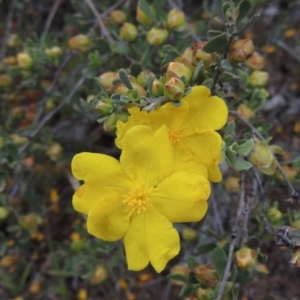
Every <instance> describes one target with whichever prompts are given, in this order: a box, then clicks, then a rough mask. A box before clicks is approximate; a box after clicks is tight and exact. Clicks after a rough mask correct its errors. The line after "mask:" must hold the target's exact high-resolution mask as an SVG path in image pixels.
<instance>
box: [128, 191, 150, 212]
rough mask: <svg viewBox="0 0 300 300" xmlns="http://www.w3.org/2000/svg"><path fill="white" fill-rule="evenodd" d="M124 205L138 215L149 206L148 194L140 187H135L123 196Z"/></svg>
mask: <svg viewBox="0 0 300 300" xmlns="http://www.w3.org/2000/svg"><path fill="white" fill-rule="evenodd" d="M124 197H125V199H124V200H123V203H124V204H127V205H129V206H131V207H133V208H134V209H136V210H137V213H138V214H139V213H140V212H141V211H142V210H143V211H146V210H147V209H148V207H149V205H150V200H149V193H147V192H145V190H144V189H143V188H141V187H135V188H134V189H132V190H131V191H129V192H128V193H127V194H124Z"/></svg>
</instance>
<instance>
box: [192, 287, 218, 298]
mask: <svg viewBox="0 0 300 300" xmlns="http://www.w3.org/2000/svg"><path fill="white" fill-rule="evenodd" d="M196 295H197V299H198V300H211V299H213V298H214V290H213V289H204V288H198V289H197V290H196Z"/></svg>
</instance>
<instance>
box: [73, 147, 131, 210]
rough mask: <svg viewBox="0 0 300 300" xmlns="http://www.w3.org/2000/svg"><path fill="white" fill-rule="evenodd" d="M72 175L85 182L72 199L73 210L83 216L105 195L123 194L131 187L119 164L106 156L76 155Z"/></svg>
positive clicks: (93, 154) (94, 154)
mask: <svg viewBox="0 0 300 300" xmlns="http://www.w3.org/2000/svg"><path fill="white" fill-rule="evenodd" d="M72 173H73V176H74V177H75V178H77V179H79V180H84V181H85V184H84V185H83V186H81V187H80V188H79V189H78V190H77V191H76V192H75V194H74V197H73V205H74V208H75V210H77V211H79V212H81V213H84V214H87V213H88V212H89V210H90V209H91V207H92V205H93V204H94V203H95V202H96V201H97V200H99V199H100V198H101V197H103V196H105V195H106V194H107V193H111V192H114V191H117V192H120V193H125V192H126V191H128V190H130V189H131V188H132V187H133V183H132V182H131V181H130V180H129V178H128V176H127V175H126V173H125V172H124V171H123V169H122V167H121V165H120V163H119V162H118V161H117V160H116V159H114V158H112V157H110V156H108V155H103V154H97V153H88V152H83V153H80V154H77V155H75V156H74V158H73V160H72Z"/></svg>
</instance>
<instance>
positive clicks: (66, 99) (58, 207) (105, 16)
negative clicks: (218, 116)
mask: <svg viewBox="0 0 300 300" xmlns="http://www.w3.org/2000/svg"><path fill="white" fill-rule="evenodd" d="M141 2H143V1H141ZM141 2H139V3H140V5H141ZM144 2H145V1H144ZM144 2H143V3H144ZM223 2H225V1H222V2H221V1H216V0H211V1H204V0H203V1H200V0H198V1H192V0H187V1H182V0H168V1H167V0H164V1H158V0H156V1H149V2H148V3H149V5H150V4H151V5H152V6H153V7H154V16H155V20H156V21H155V22H154V23H155V27H156V28H160V29H166V25H165V20H166V17H167V14H168V12H169V11H171V10H172V9H174V8H177V9H179V10H182V11H183V12H184V13H185V19H186V22H187V23H186V24H185V26H184V28H183V29H180V30H173V31H172V30H170V28H167V29H168V30H169V36H168V38H167V39H166V38H165V37H159V35H158V33H157V32H156V33H155V34H154V37H153V38H154V41H153V39H152V40H151V38H149V36H147V34H148V31H149V30H150V29H151V28H152V27H153V26H154V25H153V24H152V22H153V21H151V18H150V21H149V22H150V23H149V24H147V22H143V20H145V18H147V16H143V17H142V21H140V20H137V19H136V15H137V7H138V3H137V1H134V0H121V1H110V0H104V1H96V0H94V1H90V0H88V1H84V0H10V1H8V0H2V1H0V7H1V9H0V14H1V22H0V38H1V47H0V161H1V164H0V191H1V193H0V299H3V300H6V299H15V300H22V299H24V300H26V299H64V300H65V299H66V300H67V299H79V300H85V299H90V300H92V299H95V300H96V299H128V300H134V299H153V298H154V297H156V299H161V300H163V299H184V298H186V299H214V297H215V296H209V295H207V294H205V292H203V293H202V294H201V295H200V292H199V291H198V295H197V296H196V294H195V291H194V290H193V292H190V291H191V290H190V289H188V288H187V289H186V292H182V291H181V288H182V284H183V282H185V280H184V279H183V278H182V277H180V276H179V277H178V278H179V279H180V282H178V281H177V282H174V278H173V279H172V280H170V278H168V277H167V275H168V274H170V273H173V274H174V273H180V274H181V275H182V276H184V277H185V278H187V279H186V282H185V283H186V286H187V287H190V286H191V284H193V282H192V281H193V280H194V279H195V278H190V277H188V275H187V274H188V273H189V272H190V270H192V269H193V268H194V267H195V265H199V266H202V269H201V268H200V271H199V270H198V271H199V272H200V273H201V272H202V273H204V279H203V278H202V279H200V283H201V288H202V289H203V290H204V291H208V289H209V288H210V287H212V286H214V284H213V285H211V284H210V283H209V282H210V280H213V282H217V281H218V280H219V279H221V278H219V277H218V276H220V274H216V271H215V269H214V268H213V267H211V265H210V263H211V260H212V259H213V260H214V258H212V257H211V255H212V252H211V251H212V250H213V249H214V248H216V247H217V246H219V248H218V249H220V248H221V247H222V249H224V250H225V252H226V253H228V248H229V243H230V239H231V237H230V235H231V231H232V226H233V224H234V220H235V217H236V213H237V209H238V206H239V201H240V197H241V186H240V185H239V182H240V181H241V178H240V176H242V181H243V185H242V192H243V193H244V192H245V193H246V194H247V195H248V196H249V199H250V198H251V199H252V198H253V201H252V203H251V205H250V206H249V207H248V210H249V212H247V217H248V219H249V220H248V224H247V225H246V227H247V228H248V235H249V236H250V238H248V239H247V241H244V242H243V243H242V244H243V245H242V246H244V247H247V249H252V250H253V249H254V250H255V255H254V256H255V258H253V257H254V256H253V255H252V258H253V259H254V261H253V264H252V265H251V262H250V265H249V267H246V268H244V270H242V269H241V270H239V271H237V274H238V276H239V277H238V279H236V280H235V281H234V289H235V295H236V299H243V300H246V299H249V300H250V299H298V298H299V288H298V284H297V282H298V279H299V275H300V273H299V272H300V271H299V269H296V268H293V266H291V265H289V264H288V262H289V259H290V257H291V251H290V250H289V249H288V248H287V247H286V248H279V247H277V246H276V245H275V243H274V238H273V235H274V232H275V229H276V226H278V225H289V226H293V227H295V228H300V214H299V205H298V203H297V201H294V202H291V201H290V202H288V201H286V199H291V198H293V197H291V194H290V193H289V191H288V190H287V189H286V188H285V184H284V182H283V180H282V177H281V175H280V174H278V173H276V174H275V175H274V176H267V175H265V174H263V173H260V172H259V171H258V169H256V168H255V169H253V173H252V171H251V170H250V171H249V172H246V173H244V172H238V171H235V170H233V169H232V168H229V167H228V166H227V165H226V164H222V171H223V181H222V182H221V183H218V184H213V192H212V196H211V199H210V208H209V211H208V214H207V216H206V217H205V219H204V220H203V221H201V222H200V223H197V224H180V225H176V228H177V229H178V230H179V232H180V234H181V237H182V245H181V246H182V250H181V252H180V255H179V256H177V257H176V258H175V259H173V260H172V261H171V262H170V263H169V264H168V266H167V268H166V270H165V271H163V272H162V274H156V273H155V272H154V270H153V269H152V268H151V267H148V268H147V269H146V270H144V271H140V272H130V271H128V270H127V266H126V261H125V257H124V252H123V246H122V242H121V241H120V242H116V243H107V242H104V241H101V240H98V239H96V238H94V237H92V236H90V235H89V234H88V233H87V231H86V225H85V223H86V222H85V217H84V216H82V215H80V214H78V213H76V212H75V211H74V209H73V207H72V202H71V199H72V195H73V193H74V190H75V189H76V188H77V187H78V186H79V182H78V181H76V180H75V179H74V178H73V177H72V175H71V173H70V161H71V159H72V157H73V156H74V155H75V154H76V153H79V152H82V151H90V152H99V153H105V154H109V155H112V156H114V157H116V158H118V156H119V154H120V151H119V150H118V149H117V148H116V147H115V145H114V139H115V132H114V130H115V124H116V122H117V120H118V119H121V120H124V119H126V114H125V115H124V111H123V110H122V109H120V106H119V107H117V108H116V107H114V108H113V111H112V110H111V109H112V107H111V106H109V105H110V102H109V105H108V108H107V105H106V106H105V105H104V106H103V102H102V100H101V97H102V95H101V91H100V90H101V87H100V89H99V86H98V85H97V80H96V81H95V77H98V76H100V75H101V74H104V73H106V72H117V70H119V69H120V68H123V69H126V70H127V71H128V73H130V74H131V75H132V76H138V75H139V74H140V72H141V71H142V70H146V69H151V71H152V72H153V73H154V74H155V75H156V77H157V78H159V75H160V74H162V73H163V72H164V70H165V69H164V66H165V65H166V64H167V63H168V62H170V61H172V60H174V59H175V58H176V57H177V56H180V54H181V53H182V52H183V51H184V50H185V49H186V48H188V47H191V46H192V45H193V44H194V43H195V42H199V41H207V40H208V39H209V38H211V37H212V36H213V33H211V34H212V35H207V31H208V30H222V29H221V28H222V26H223V25H222V24H221V23H220V17H219V18H217V19H216V18H215V17H217V16H222V3H223ZM234 2H239V1H234ZM146 3H147V2H146ZM251 4H252V8H251V10H250V12H249V13H250V15H249V18H248V19H247V20H249V19H250V17H251V16H254V15H256V14H260V17H259V18H258V20H257V21H256V22H255V23H254V25H253V26H252V27H251V28H249V29H247V30H245V31H243V32H242V33H241V34H240V35H239V38H241V39H251V40H252V41H253V43H254V46H255V51H257V52H258V53H259V55H260V57H262V60H263V67H264V70H265V71H267V72H268V73H269V81H268V84H267V86H266V87H265V89H264V91H262V89H259V91H258V89H254V88H252V89H249V88H248V87H247V86H246V85H243V84H244V83H243V82H238V81H236V80H237V78H239V75H237V74H241V73H234V72H235V71H234V70H233V71H232V73H230V72H228V73H227V74H225V73H222V76H223V77H222V76H221V77H220V81H219V89H218V91H217V92H218V94H219V95H220V96H221V97H222V96H224V98H226V97H227V98H226V100H228V103H229V106H230V109H231V110H232V111H234V112H236V111H237V112H238V114H239V115H242V116H243V117H244V118H245V119H248V120H249V121H250V120H251V124H253V126H254V127H255V128H256V130H258V132H259V133H260V134H262V136H263V137H264V138H269V137H272V144H276V145H278V146H280V147H281V148H282V149H283V150H284V152H283V155H281V157H280V158H278V159H279V160H280V162H281V165H282V168H283V169H284V171H285V172H286V174H287V176H288V178H289V180H290V181H291V182H292V183H293V184H294V186H295V187H296V188H298V189H299V183H300V175H299V171H300V161H299V153H300V135H299V133H300V119H299V115H300V99H299V97H300V35H299V31H300V3H299V1H287V0H286V1H284V0H272V1H265V0H252V1H251ZM116 10H117V13H116ZM124 22H130V23H132V24H133V25H134V26H136V27H135V29H136V30H137V31H136V33H135V31H134V32H133V33H132V31H131V29H128V28H127V29H126V27H125V29H122V28H124ZM122 30H123V31H125V32H123V33H122ZM132 34H133V37H132ZM157 39H158V41H157ZM223 68H224V70H225V71H226V68H228V69H230V70H231V67H226V66H225V65H223ZM250 69H251V68H250ZM250 69H249V70H250ZM249 70H248V69H247V70H246V71H245V74H246V73H247V72H248V73H251V72H252V71H249ZM207 72H208V73H207ZM207 72H206V73H203V74H202V75H203V76H202V75H200V77H199V78H200V79H199V78H198V79H197V80H198V81H197V83H198V84H205V85H207V86H210V84H211V81H207V80H209V79H210V78H213V75H214V74H213V71H211V73H209V72H210V71H207ZM236 72H239V71H236ZM248 73H247V74H248ZM116 74H117V73H116ZM243 74H244V73H243ZM201 76H202V77H201ZM248 77H249V75H246V78H245V79H243V80H244V82H245V81H247V80H248ZM243 78H244V77H243ZM225 83H227V85H226V84H225ZM102 84H103V82H102ZM144 84H145V82H144ZM142 85H143V84H142ZM210 87H211V86H210ZM225 91H226V93H225ZM254 93H256V94H254ZM257 93H260V94H259V95H258V94H257ZM262 93H263V95H262ZM99 97H100V98H99ZM251 97H252V98H251ZM257 99H259V101H258V102H257ZM104 104H107V103H104ZM241 104H243V105H246V108H245V107H244V106H240V105H241ZM238 107H239V108H238ZM245 110H246V112H245ZM249 110H250V111H249ZM230 120H236V122H237V125H236V129H235V138H240V137H243V136H244V134H245V132H246V131H249V128H248V127H247V126H245V124H244V123H242V122H240V123H239V119H238V118H236V116H235V114H234V113H233V114H232V115H231V116H230ZM103 122H104V123H103ZM250 132H251V130H250ZM223 133H224V132H222V133H221V134H222V135H223ZM231 133H232V132H231ZM252 133H253V132H252ZM241 174H242V175H241ZM253 174H254V175H253ZM253 178H254V179H253ZM249 201H250V200H249ZM240 246H241V245H240ZM238 249H239V247H237V248H236V249H235V251H238ZM221 254H222V253H221ZM248 254H249V253H248ZM248 254H246V255H248ZM191 256H192V257H191ZM250 256H251V255H250ZM236 257H237V255H235V264H237V266H238V261H237V258H236ZM187 263H188V265H187ZM254 263H255V268H253V266H254ZM211 268H212V269H213V270H211ZM203 270H204V271H203ZM194 273H195V272H194ZM202 273H201V274H202ZM211 274H213V275H211ZM201 276H202V275H201ZM207 276H208V277H207ZM210 276H212V277H210ZM175 278H176V276H175ZM180 291H181V295H182V296H179V293H180ZM226 295H227V294H225V298H224V297H223V298H222V299H232V298H230V297H232V295H231V296H229V295H227V296H226ZM205 297H206V298H205ZM226 297H227V298H226Z"/></svg>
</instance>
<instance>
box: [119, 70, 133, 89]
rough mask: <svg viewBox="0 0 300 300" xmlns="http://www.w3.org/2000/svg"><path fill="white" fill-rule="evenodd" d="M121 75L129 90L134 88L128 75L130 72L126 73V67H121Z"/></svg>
mask: <svg viewBox="0 0 300 300" xmlns="http://www.w3.org/2000/svg"><path fill="white" fill-rule="evenodd" d="M119 77H120V79H121V81H122V82H123V83H124V84H125V85H126V87H127V88H128V89H129V90H132V89H133V86H132V84H131V81H130V79H129V77H128V74H127V73H126V71H125V70H124V69H121V70H120V71H119Z"/></svg>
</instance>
